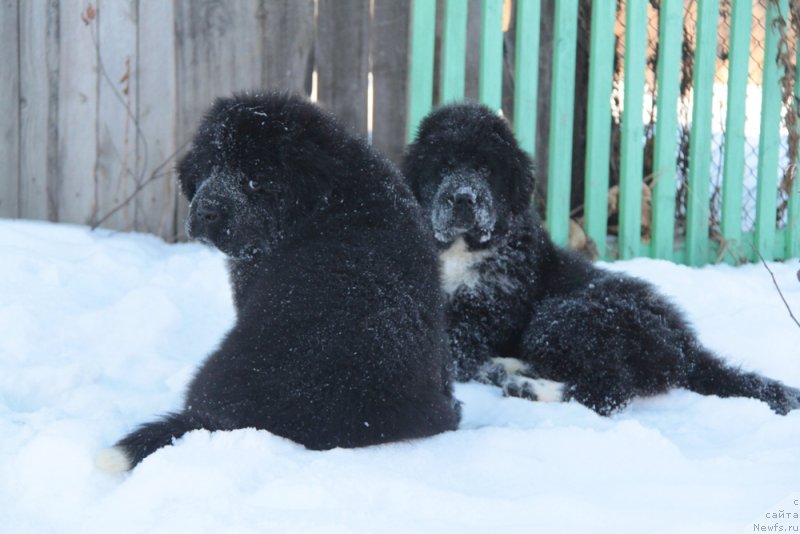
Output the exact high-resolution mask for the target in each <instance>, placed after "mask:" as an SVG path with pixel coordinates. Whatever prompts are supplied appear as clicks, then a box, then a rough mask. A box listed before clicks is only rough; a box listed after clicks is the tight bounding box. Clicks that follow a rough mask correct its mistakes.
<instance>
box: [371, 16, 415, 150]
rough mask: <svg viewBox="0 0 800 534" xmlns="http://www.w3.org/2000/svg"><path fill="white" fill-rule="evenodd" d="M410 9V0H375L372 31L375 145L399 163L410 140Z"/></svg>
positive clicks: (373, 131)
mask: <svg viewBox="0 0 800 534" xmlns="http://www.w3.org/2000/svg"><path fill="white" fill-rule="evenodd" d="M410 9H411V2H410V0H375V6H374V12H373V18H372V31H371V33H370V38H371V39H372V109H373V112H372V113H373V114H372V117H373V118H372V144H373V146H375V147H376V148H378V149H379V150H381V151H382V152H383V153H384V154H386V155H387V156H388V157H389V158H390V159H391V160H392V161H394V162H395V163H400V160H401V159H402V157H403V147H404V146H405V141H406V132H405V127H406V122H407V121H406V112H407V110H408V105H407V102H408V88H407V85H406V84H407V83H408V30H409V28H408V25H409V13H410Z"/></svg>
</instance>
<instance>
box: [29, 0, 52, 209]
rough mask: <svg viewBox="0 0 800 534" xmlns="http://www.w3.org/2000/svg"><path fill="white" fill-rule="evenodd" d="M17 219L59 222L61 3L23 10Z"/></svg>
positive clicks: (38, 5)
mask: <svg viewBox="0 0 800 534" xmlns="http://www.w3.org/2000/svg"><path fill="white" fill-rule="evenodd" d="M20 7H21V9H20V13H19V15H20V18H19V37H20V110H19V116H20V151H19V157H20V161H19V167H20V171H19V180H20V183H19V185H20V187H19V213H20V216H21V217H24V218H27V219H39V220H55V219H56V212H57V207H56V198H55V193H54V191H52V190H51V188H50V185H49V184H50V177H51V176H53V177H54V179H55V177H56V176H57V173H58V98H57V95H58V69H59V12H60V11H59V7H58V0H50V1H49V2H25V3H21V4H20Z"/></svg>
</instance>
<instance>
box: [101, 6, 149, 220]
mask: <svg viewBox="0 0 800 534" xmlns="http://www.w3.org/2000/svg"><path fill="white" fill-rule="evenodd" d="M137 15H138V0H100V1H99V2H98V4H97V44H98V46H97V52H98V55H99V65H98V68H99V70H98V76H99V78H98V85H97V133H96V135H97V161H96V165H95V182H96V187H97V219H96V220H95V221H93V222H94V224H100V225H102V226H104V227H107V228H115V229H119V230H131V229H133V228H134V219H135V203H134V201H133V199H132V198H131V195H132V194H133V193H134V192H135V191H136V187H137V183H138V182H139V181H140V180H139V176H137V174H136V140H137V137H138V130H137V117H136V109H137V92H136V81H137V77H138V73H137V72H136V65H137V57H136V48H137Z"/></svg>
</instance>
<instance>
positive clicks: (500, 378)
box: [403, 104, 800, 414]
mask: <svg viewBox="0 0 800 534" xmlns="http://www.w3.org/2000/svg"><path fill="white" fill-rule="evenodd" d="M403 172H404V174H405V176H406V178H407V179H408V181H409V184H410V185H411V189H412V190H413V192H414V194H415V195H416V197H417V199H418V200H419V201H420V203H421V205H422V206H423V210H424V211H425V212H426V214H427V216H428V219H429V220H430V225H431V233H432V234H433V235H434V237H435V238H436V240H437V243H438V246H439V250H440V258H441V260H442V263H443V266H444V273H445V274H446V273H448V272H450V273H454V274H453V276H451V277H450V278H445V279H443V288H444V289H445V291H446V293H447V294H448V301H447V316H448V323H449V324H448V334H449V339H450V345H451V350H452V353H453V357H454V362H455V365H456V375H457V378H458V379H459V380H462V381H463V380H471V379H477V380H481V381H484V382H488V383H493V384H496V385H498V386H501V387H503V389H504V391H505V392H506V393H507V394H510V395H517V396H523V397H528V398H533V399H535V398H537V395H536V394H535V393H534V392H532V391H528V392H525V391H521V390H520V388H519V387H518V385H517V383H518V380H516V379H515V378H514V375H523V376H528V377H533V378H537V379H549V380H552V381H556V382H561V383H563V384H564V389H563V393H564V398H565V399H569V398H572V399H575V400H577V401H578V402H581V403H582V404H584V405H586V406H588V407H590V408H592V409H594V410H595V411H597V412H598V413H601V414H609V413H611V412H613V411H614V410H617V409H619V408H621V407H623V406H625V405H626V404H627V403H628V402H629V401H630V400H631V399H632V398H633V397H635V396H644V395H655V394H658V393H663V392H665V391H667V390H669V389H671V388H676V387H680V388H687V389H690V390H693V391H696V392H699V393H702V394H704V395H718V396H721V397H733V396H742V397H753V398H757V399H760V400H762V401H764V402H766V403H767V404H769V406H770V407H771V408H772V409H773V410H774V411H776V412H777V413H780V414H785V413H787V412H788V411H790V410H793V409H796V408H798V407H800V391H798V390H797V389H794V388H789V387H786V386H784V385H783V384H781V383H780V382H777V381H775V380H772V379H769V378H765V377H762V376H759V375H757V374H754V373H748V372H743V371H741V370H739V369H737V368H734V367H731V366H729V365H727V364H726V363H724V362H723V361H722V360H721V359H719V358H718V357H717V356H715V355H714V354H712V353H711V352H710V351H709V350H708V349H706V348H704V347H703V346H702V345H701V344H700V343H699V341H698V340H697V336H696V335H695V333H694V332H693V330H692V328H691V326H690V325H689V324H688V323H687V321H686V320H685V319H684V316H683V314H682V313H681V311H680V310H679V309H678V308H677V307H676V306H675V305H673V304H671V303H670V302H669V301H668V300H667V299H666V298H665V297H663V296H661V295H659V294H658V293H657V292H656V291H655V290H654V288H653V287H652V286H651V285H649V284H648V283H646V282H644V281H642V280H639V279H636V278H633V277H630V276H625V275H622V274H617V273H611V272H608V271H605V270H603V269H600V268H597V267H595V266H594V265H592V264H591V263H589V262H588V261H587V260H585V259H584V258H582V257H580V256H578V255H577V254H575V253H572V252H570V251H568V250H565V249H562V248H559V247H556V246H555V245H554V244H553V243H552V241H551V240H550V237H549V236H548V234H547V233H546V231H545V230H544V228H543V226H542V224H541V221H540V220H539V219H538V217H537V215H536V214H535V213H534V212H533V210H532V209H530V204H531V202H530V201H531V195H532V193H533V186H534V178H533V172H532V164H531V161H530V159H529V158H528V156H527V155H526V154H525V153H524V152H523V151H522V150H521V149H520V148H519V146H518V144H517V142H516V140H515V138H514V136H513V134H512V133H511V130H510V129H509V127H508V125H507V124H506V122H505V121H504V120H503V119H502V118H500V117H498V116H497V115H496V114H494V113H492V112H491V111H490V110H489V109H488V108H486V107H484V106H481V105H475V104H461V105H459V104H456V105H451V106H446V107H443V108H440V109H439V110H436V111H434V112H433V113H431V114H430V115H429V116H428V117H427V118H426V119H425V120H424V121H423V122H422V124H421V126H420V129H419V132H418V135H417V137H416V140H415V141H414V143H412V144H411V145H410V146H409V148H408V149H407V151H406V155H405V158H404V162H403ZM456 179H457V182H458V188H460V189H459V190H460V191H462V201H461V203H462V204H469V202H470V198H472V197H469V198H467V197H463V191H465V190H468V189H473V190H475V191H487V190H488V191H490V197H491V198H490V202H489V203H488V204H486V205H484V206H477V205H476V206H475V210H476V215H475V216H474V217H472V219H470V217H469V216H468V215H466V214H464V213H461V214H460V215H456V214H455V210H454V208H453V206H455V205H457V202H456V201H455V197H454V195H455V194H456V188H453V187H452V186H451V185H450V184H451V182H453V181H454V180H456ZM469 183H472V184H473V185H472V186H470V185H469ZM465 188H466V189H465ZM473 196H475V195H473ZM475 198H477V197H475ZM443 203H444V204H443ZM487 206H488V207H490V208H491V210H492V216H491V217H486V216H478V215H477V210H478V209H482V210H483V211H485V210H486V208H487ZM462 211H463V210H462ZM492 218H493V219H495V221H496V223H495V224H494V225H493V226H492V227H491V228H487V227H486V225H485V224H482V223H481V219H484V220H488V219H492ZM469 220H472V221H473V224H474V226H473V227H471V228H470V229H469V230H466V231H462V230H461V228H462V227H464V226H465V224H467V223H465V221H469ZM454 228H456V230H454ZM487 234H490V237H489V238H488V239H487V238H486V237H485V236H486V235H487ZM453 261H461V262H462V263H461V264H460V265H458V266H455V265H450V267H449V270H448V267H447V263H448V262H453ZM459 277H460V278H459ZM508 358H513V359H519V360H521V362H520V365H521V366H522V367H521V368H516V369H510V368H509V366H508V365H499V364H498V362H502V361H506V362H507V361H508Z"/></svg>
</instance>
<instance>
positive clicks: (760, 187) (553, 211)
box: [407, 0, 800, 265]
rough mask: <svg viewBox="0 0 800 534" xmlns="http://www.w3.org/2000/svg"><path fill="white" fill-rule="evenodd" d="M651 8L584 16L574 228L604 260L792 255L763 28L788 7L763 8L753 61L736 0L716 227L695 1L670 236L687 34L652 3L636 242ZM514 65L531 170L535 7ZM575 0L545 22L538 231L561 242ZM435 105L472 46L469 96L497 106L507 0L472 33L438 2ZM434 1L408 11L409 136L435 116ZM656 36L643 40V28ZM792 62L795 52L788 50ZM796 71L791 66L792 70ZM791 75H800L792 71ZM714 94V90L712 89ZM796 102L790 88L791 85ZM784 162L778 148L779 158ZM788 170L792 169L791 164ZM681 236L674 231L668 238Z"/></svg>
mask: <svg viewBox="0 0 800 534" xmlns="http://www.w3.org/2000/svg"><path fill="white" fill-rule="evenodd" d="M648 4H649V2H646V1H644V0H642V1H628V2H626V3H624V12H623V13H619V14H618V13H617V12H616V10H617V2H613V1H610V0H608V1H605V0H604V1H595V2H593V9H592V12H591V38H590V52H589V83H588V88H583V87H581V88H577V90H580V91H584V90H585V91H587V98H588V106H587V109H588V112H587V117H586V160H585V161H586V165H585V169H584V203H583V226H584V230H585V232H586V235H587V236H588V237H589V238H590V239H591V240H592V241H594V243H595V245H596V248H597V252H598V254H599V257H601V258H603V259H617V258H631V257H637V256H649V257H654V258H663V259H669V260H672V261H676V262H681V263H686V264H689V265H702V264H705V263H709V262H719V261H726V262H729V263H740V262H742V261H753V260H755V259H757V257H758V255H759V254H760V255H761V256H763V257H764V258H765V259H785V258H789V257H797V256H798V255H800V191H799V190H798V180H794V182H793V184H792V186H791V191H790V195H789V200H788V207H787V208H786V210H785V214H784V220H783V221H781V222H780V223H778V222H777V211H776V210H777V206H776V203H777V198H778V189H777V183H778V176H779V171H781V169H779V159H780V150H781V142H782V139H784V142H785V137H786V132H785V131H784V132H783V134H782V133H781V107H782V100H781V94H780V86H779V83H780V78H781V76H782V75H783V71H782V70H781V68H780V66H779V65H778V64H777V63H776V61H775V59H774V58H776V56H777V55H778V51H779V50H778V47H779V46H780V41H779V33H778V32H779V29H778V27H777V25H775V24H772V23H771V21H773V20H774V19H775V18H776V17H777V16H778V15H781V16H783V17H785V18H786V19H788V18H789V14H788V0H769V2H768V8H767V13H766V23H765V24H764V27H765V28H766V29H765V30H764V31H765V34H766V35H765V39H764V41H765V43H764V49H763V53H762V52H761V51H760V50H751V48H750V45H751V32H752V31H753V24H752V23H751V17H752V15H753V1H752V0H732V2H731V6H730V10H729V13H728V14H727V23H728V24H730V36H729V50H728V64H727V70H728V77H727V89H726V96H727V103H728V104H727V110H726V112H725V121H724V122H725V128H724V132H725V133H724V137H723V141H722V143H723V149H722V154H723V155H722V157H721V161H720V162H718V163H719V166H720V167H721V174H722V180H721V194H720V201H719V202H720V207H719V221H718V224H717V225H716V226H715V227H710V224H709V210H710V208H709V206H710V203H711V199H710V198H709V197H710V176H711V174H712V173H711V166H712V142H713V133H712V105H713V102H712V95H713V91H714V84H715V74H716V71H717V46H718V35H719V24H720V13H719V10H720V3H719V0H703V1H702V2H697V3H695V4H694V5H695V6H696V7H695V8H693V9H694V11H692V13H691V14H692V16H693V17H694V20H695V23H694V24H693V26H692V29H691V31H692V32H693V39H694V43H695V50H694V56H693V68H692V87H693V89H692V98H691V113H690V121H689V124H684V126H683V127H684V128H688V129H689V139H690V143H689V149H688V155H689V160H688V172H687V173H686V178H685V180H686V184H685V187H686V190H687V194H686V199H685V222H683V223H682V226H683V227H684V230H685V231H682V232H676V208H675V207H676V172H677V163H676V154H677V152H678V148H679V137H680V135H679V134H680V130H679V129H680V128H681V125H680V124H679V120H678V111H677V104H678V100H679V83H680V71H681V47H682V43H683V32H684V29H685V24H684V18H685V14H686V13H685V11H684V10H685V9H686V7H685V4H684V1H683V0H661V3H660V11H659V16H658V18H657V23H658V28H657V36H658V37H657V39H658V43H659V46H658V63H657V74H656V79H657V80H658V82H657V84H658V90H657V93H656V95H655V109H656V120H655V125H654V126H655V128H654V135H653V136H652V137H653V139H652V144H653V146H652V176H651V178H652V180H651V184H650V188H651V190H652V215H651V227H650V234H651V235H650V239H647V240H645V239H643V238H642V232H641V228H640V227H641V222H642V180H643V154H644V144H645V143H644V139H645V122H644V121H643V98H644V97H645V81H646V80H645V70H646V59H647V57H646V51H647V46H646V45H647V39H648V24H652V23H653V20H652V19H653V13H652V8H649V7H648ZM513 6H514V9H515V27H516V41H515V62H514V66H513V69H514V80H515V84H514V87H515V92H514V95H513V102H514V113H513V117H511V119H513V120H512V123H513V125H514V130H515V132H516V134H517V136H518V138H519V140H520V144H521V146H522V147H523V148H524V149H525V150H527V151H529V152H531V154H532V155H533V157H534V160H536V159H537V158H536V154H535V153H534V152H535V146H536V136H537V131H536V125H537V112H538V113H541V112H542V111H543V110H540V109H537V105H536V102H537V91H538V72H539V71H538V67H539V45H540V34H539V32H540V27H541V26H540V24H541V14H542V11H541V10H542V5H541V1H540V0H516V1H515V2H513ZM578 11H579V0H558V1H557V2H555V13H554V16H553V31H554V38H553V44H552V62H553V63H552V76H551V79H552V86H551V87H552V92H551V95H552V96H551V99H550V107H549V113H550V121H549V123H550V129H549V140H550V141H549V145H550V148H549V155H548V166H547V171H548V172H547V175H548V177H549V179H548V187H547V199H546V205H547V208H546V221H547V226H548V229H549V231H550V233H551V235H552V237H553V239H554V240H555V241H556V242H557V243H559V244H566V243H567V240H568V235H569V234H568V231H569V218H570V193H571V187H572V172H573V170H572V164H573V146H572V140H573V124H574V109H573V107H574V100H575V99H574V94H575V91H576V87H575V57H576V36H577V32H578ZM440 16H441V17H442V21H441V23H442V28H443V30H442V33H441V50H440V56H439V57H440V61H439V65H440V72H439V89H440V91H439V95H438V97H439V98H438V101H440V102H452V101H458V100H461V99H462V98H463V97H464V76H465V49H466V44H467V42H468V41H472V40H473V39H480V68H479V75H480V83H479V99H480V100H481V101H482V102H484V103H485V104H487V105H489V106H490V107H492V108H494V109H498V110H500V108H501V102H502V96H503V95H502V78H503V61H504V58H503V30H502V16H503V0H482V2H481V24H480V35H474V36H473V35H468V34H467V16H468V2H467V0H444V6H443V10H442V14H441V15H440ZM618 19H624V28H625V30H624V40H625V47H624V50H625V54H624V58H622V59H623V61H624V73H623V79H624V91H623V95H624V96H623V102H624V105H623V112H622V117H621V119H620V121H619V123H620V141H619V143H620V149H619V152H620V170H619V224H618V234H617V235H616V236H614V237H610V236H609V235H608V227H607V224H608V218H607V210H608V189H609V161H610V157H611V148H610V146H611V143H610V137H611V135H610V134H611V116H612V114H611V106H610V102H611V100H612V90H613V89H612V76H613V69H614V54H615V47H616V46H617V45H616V42H615V28H616V27H617V26H616V25H617V21H618ZM435 20H436V1H435V0H416V1H414V2H413V3H412V14H411V21H412V22H411V25H412V29H411V35H410V54H411V57H410V61H409V114H408V130H407V133H408V137H409V138H411V137H413V134H414V131H415V129H416V126H417V124H418V123H419V121H420V120H421V119H422V117H424V116H425V114H426V113H427V112H428V111H430V109H431V108H432V106H433V103H434V98H433V89H432V88H433V84H434V79H435V75H434V74H435V73H434V58H435V57H436V50H435V49H434V48H435V39H434V36H435ZM650 34H651V35H652V32H650ZM792 53H794V54H797V52H796V51H793V52H792ZM752 54H759V55H761V56H763V57H761V58H760V59H761V61H762V65H763V74H762V86H761V92H762V106H761V110H760V133H759V139H758V149H757V157H758V165H757V186H756V196H757V198H756V202H755V209H754V218H755V224H754V227H753V229H752V230H750V231H742V214H743V205H742V197H743V183H744V178H745V176H744V175H745V102H746V98H747V84H748V63H749V61H750V57H751V55H752ZM798 63H800V62H798ZM797 73H798V76H800V66H798V68H797ZM717 85H719V84H718V83H717ZM795 95H796V96H800V84H796V85H795ZM783 150H784V152H785V148H784V149H783ZM795 163H797V162H795ZM676 234H677V235H676Z"/></svg>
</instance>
